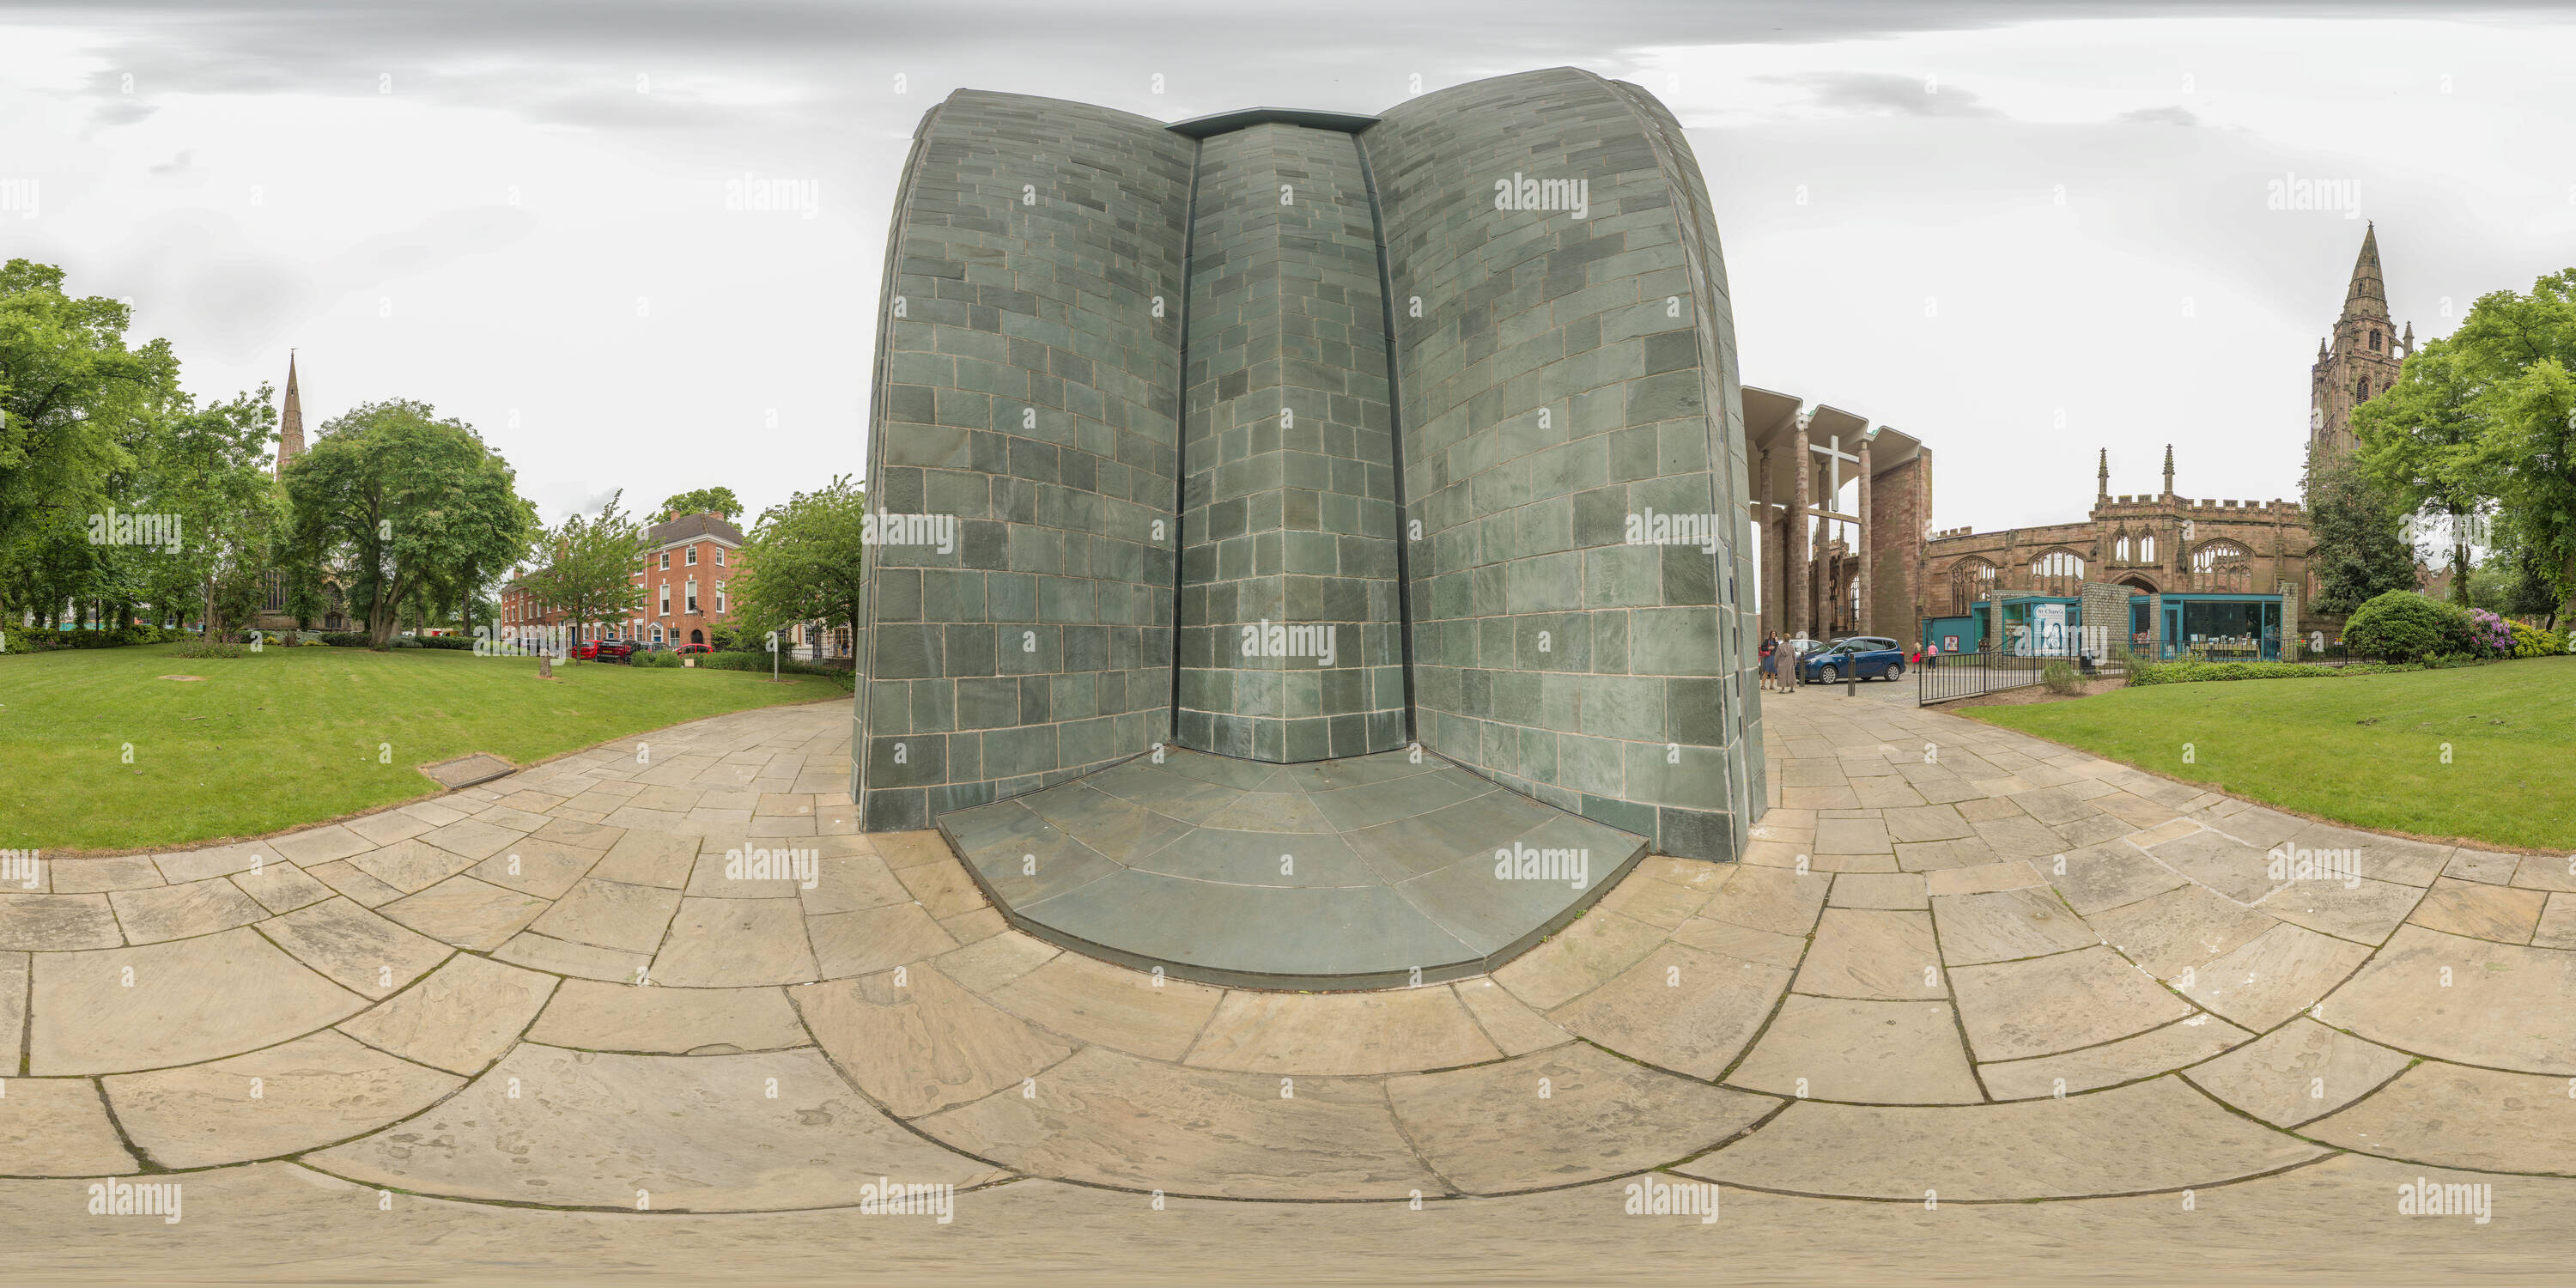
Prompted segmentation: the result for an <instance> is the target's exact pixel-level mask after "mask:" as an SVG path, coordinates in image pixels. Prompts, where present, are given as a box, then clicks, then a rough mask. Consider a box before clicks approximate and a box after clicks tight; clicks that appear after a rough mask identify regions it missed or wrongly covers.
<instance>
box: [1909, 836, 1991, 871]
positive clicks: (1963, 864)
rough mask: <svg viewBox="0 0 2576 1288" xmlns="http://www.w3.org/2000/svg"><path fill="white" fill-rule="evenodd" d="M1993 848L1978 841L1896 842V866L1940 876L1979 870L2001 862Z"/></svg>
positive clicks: (1977, 839) (1973, 838)
mask: <svg viewBox="0 0 2576 1288" xmlns="http://www.w3.org/2000/svg"><path fill="white" fill-rule="evenodd" d="M2002 857H2003V856H2001V855H1999V854H1997V853H1996V852H1995V847H1993V846H1991V845H1988V844H1986V843H1985V841H1984V840H1983V839H1981V838H1976V837H1970V838H1968V839H1966V840H1961V841H1899V842H1897V843H1896V866H1897V867H1898V868H1900V869H1902V870H1904V871H1907V872H1940V871H1944V870H1946V869H1950V868H1978V867H1986V866H1988V865H1991V864H1994V863H1997V862H2001V861H2002Z"/></svg>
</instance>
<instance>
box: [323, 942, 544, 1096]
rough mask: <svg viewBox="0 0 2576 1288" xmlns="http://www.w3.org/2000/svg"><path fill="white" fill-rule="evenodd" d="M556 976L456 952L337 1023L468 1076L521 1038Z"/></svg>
mask: <svg viewBox="0 0 2576 1288" xmlns="http://www.w3.org/2000/svg"><path fill="white" fill-rule="evenodd" d="M556 982H557V981H556V980H555V978H554V977H553V976H551V975H541V974H538V973H537V972H535V971H531V970H520V969H519V968H518V967H515V966H508V965H504V964H502V963H500V962H496V961H493V960H491V959H489V958H484V957H476V956H472V955H470V954H465V953H459V954H457V955H456V956H454V957H450V958H448V959H447V964H446V965H443V966H441V967H439V968H438V969H437V970H434V971H431V972H430V973H429V975H428V977H427V978H425V979H423V980H421V981H420V982H419V983H418V984H414V985H413V986H411V987H410V988H407V989H405V990H403V991H402V992H400V993H397V994H395V995H394V996H392V997H390V998H387V999H386V1000H384V1001H382V1002H378V1003H377V1004H376V1005H375V1006H374V1007H372V1008H370V1009H369V1010H368V1011H367V1012H366V1013H365V1014H363V1015H360V1016H357V1017H355V1018H353V1019H351V1020H348V1021H347V1022H345V1023H343V1024H341V1025H340V1026H339V1028H340V1031H341V1032H343V1033H346V1034H348V1035H349V1036H350V1037H353V1038H356V1039H358V1040H359V1041H361V1042H364V1043H366V1044H367V1045H368V1046H371V1047H374V1048H376V1049H377V1050H379V1051H388V1052H391V1053H393V1054H395V1055H398V1056H401V1057H402V1058H404V1059H406V1060H409V1061H411V1062H413V1063H414V1064H425V1065H428V1066H430V1067H432V1068H435V1069H445V1070H446V1071H448V1072H449V1073H455V1074H463V1075H466V1076H469V1077H470V1076H472V1075H474V1074H476V1073H480V1072H482V1070H483V1067H484V1066H485V1065H488V1064H490V1063H491V1062H492V1061H493V1060H494V1059H496V1058H498V1057H499V1056H500V1054H501V1052H503V1051H504V1050H507V1049H508V1048H509V1046H510V1044H511V1043H512V1042H515V1041H517V1040H518V1037H519V1034H520V1033H521V1032H522V1031H524V1030H525V1029H526V1028H527V1027H528V1021H530V1020H532V1019H535V1018H536V1015H537V1012H538V1011H539V1010H540V1009H542V1008H543V1007H544V1006H545V1004H546V998H547V997H549V996H551V995H552V994H553V992H554V989H555V984H556Z"/></svg>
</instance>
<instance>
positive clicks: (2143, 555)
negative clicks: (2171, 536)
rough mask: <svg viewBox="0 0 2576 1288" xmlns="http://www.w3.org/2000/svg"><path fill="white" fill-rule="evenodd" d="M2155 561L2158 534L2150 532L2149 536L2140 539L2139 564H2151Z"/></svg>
mask: <svg viewBox="0 0 2576 1288" xmlns="http://www.w3.org/2000/svg"><path fill="white" fill-rule="evenodd" d="M2155 561H2156V534H2154V533H2152V532H2150V533H2148V534H2147V535H2145V536H2143V537H2140V538H2138V562H2139V563H2147V564H2151V563H2154V562H2155Z"/></svg>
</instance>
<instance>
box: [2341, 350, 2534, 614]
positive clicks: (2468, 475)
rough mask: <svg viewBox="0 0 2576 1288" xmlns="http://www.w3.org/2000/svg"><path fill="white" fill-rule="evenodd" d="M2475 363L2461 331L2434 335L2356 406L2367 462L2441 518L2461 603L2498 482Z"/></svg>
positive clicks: (2421, 509)
mask: <svg viewBox="0 0 2576 1288" xmlns="http://www.w3.org/2000/svg"><path fill="white" fill-rule="evenodd" d="M2474 365H2475V364H2474V363H2473V362H2471V361H2468V360H2465V359H2464V355H2462V354H2461V353H2460V352H2459V350H2458V345H2457V337H2455V336H2446V337H2444V338H2442V339H2439V340H2433V341H2429V342H2427V343H2426V344H2425V345H2424V347H2423V348H2422V349H2421V350H2419V351H2417V352H2416V353H2415V355H2414V356H2413V357H2410V358H2408V359H2407V360H2406V365H2405V367H2404V368H2402V369H2401V370H2400V372H2399V374H2398V377H2397V383H2396V385H2395V386H2393V387H2392V388H2390V389H2389V391H2388V392H2386V393H2384V394H2381V395H2380V396H2378V397H2377V398H2373V399H2371V400H2370V401H2369V402H2366V403H2363V404H2362V405H2361V406H2359V407H2356V408H2354V409H2353V413H2352V425H2353V432H2354V433H2355V434H2356V435H2358V436H2359V437H2360V439H2361V449H2360V453H2359V457H2360V460H2361V465H2362V469H2363V470H2364V471H2366V472H2367V473H2368V474H2369V475H2370V477H2371V479H2372V480H2373V481H2374V482H2376V483H2377V484H2379V486H2381V487H2382V488H2385V489H2386V490H2387V491H2389V492H2390V493H2391V494H2393V495H2394V496H2395V497H2396V498H2397V503H2398V504H2399V505H2400V506H2401V507H2403V508H2404V510H2405V511H2406V512H2407V513H2409V514H2414V515H2419V516H2422V517H2424V518H2426V519H2432V520H2438V521H2440V522H2441V523H2442V525H2443V527H2444V534H2445V536H2446V537H2447V539H2448V541H2449V543H2450V561H2451V598H2452V600H2453V601H2454V602H2458V603H2465V602H2467V596H2468V590H2469V565H2470V562H2471V552H2472V549H2473V546H2474V543H2473V540H2472V538H2473V535H2474V534H2473V528H2474V526H2475V520H2476V519H2477V518H2478V517H2479V516H2481V515H2482V514H2483V513H2484V512H2485V511H2486V509H2487V508H2488V507H2489V506H2490V505H2491V504H2492V499H2493V497H2494V496H2495V493H2496V487H2497V483H2498V478H2497V475H2496V469H2495V462H2494V458H2493V452H2492V450H2491V448H2490V445H2489V444H2488V443H2487V441H2486V439H2487V432H2488V429H2489V424H2488V418H2487V416H2486V412H2485V408H2483V407H2482V406H2481V405H2480V394H2481V388H2480V385H2479V382H2478V379H2477V376H2476V373H2475V372H2474V371H2473V370H2472V367H2473V366H2474Z"/></svg>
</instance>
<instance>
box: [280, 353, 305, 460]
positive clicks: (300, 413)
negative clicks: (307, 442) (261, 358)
mask: <svg viewBox="0 0 2576 1288" xmlns="http://www.w3.org/2000/svg"><path fill="white" fill-rule="evenodd" d="M303 454H304V399H303V396H302V395H300V394H298V393H297V392H296V389H295V351H294V350H292V349H289V350H287V351H286V406H285V408H284V409H283V410H282V411H280V412H279V414H278V418H277V476H278V477H279V478H284V477H286V463H287V462H288V461H291V460H294V459H295V458H296V457H298V456H302V455H303Z"/></svg>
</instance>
